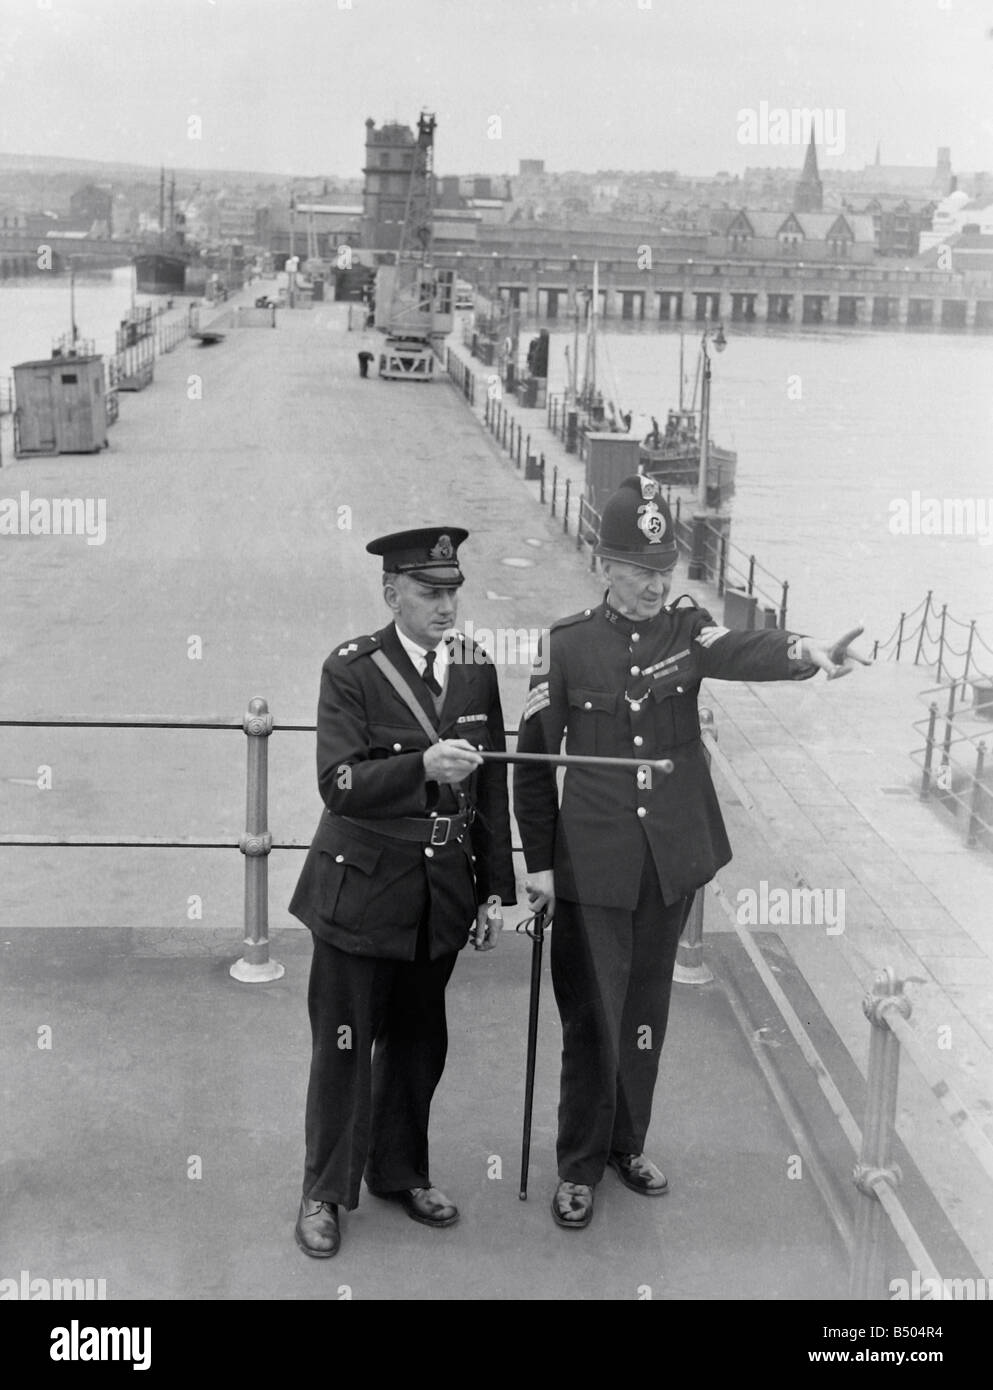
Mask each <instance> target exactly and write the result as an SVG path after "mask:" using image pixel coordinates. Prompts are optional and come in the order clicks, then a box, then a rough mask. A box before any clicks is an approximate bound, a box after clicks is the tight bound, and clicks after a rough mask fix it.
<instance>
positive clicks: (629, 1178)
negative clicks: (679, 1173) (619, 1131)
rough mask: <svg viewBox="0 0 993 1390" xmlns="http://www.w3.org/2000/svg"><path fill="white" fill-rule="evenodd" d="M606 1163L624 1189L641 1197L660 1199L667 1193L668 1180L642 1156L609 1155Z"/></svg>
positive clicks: (660, 1170) (659, 1169)
mask: <svg viewBox="0 0 993 1390" xmlns="http://www.w3.org/2000/svg"><path fill="white" fill-rule="evenodd" d="M607 1162H608V1164H609V1165H610V1167H611V1168H613V1170H614V1172H615V1173H616V1174H617V1176H618V1177H619V1178H620V1180H621V1182H622V1183H623V1184H624V1186H625V1187H630V1189H631V1191H632V1192H640V1193H641V1195H642V1196H643V1197H662V1196H664V1195H665V1193H666V1192H668V1191H669V1179H668V1178H667V1177H666V1175H665V1174H664V1173H663V1171H662V1169H661V1168H656V1166H655V1164H654V1163H652V1162H651V1160H650V1159H647V1158H646V1157H645V1155H644V1154H621V1153H611V1154H609V1155H608V1157H607Z"/></svg>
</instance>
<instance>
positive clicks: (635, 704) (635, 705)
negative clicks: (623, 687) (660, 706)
mask: <svg viewBox="0 0 993 1390" xmlns="http://www.w3.org/2000/svg"><path fill="white" fill-rule="evenodd" d="M631 709H632V711H633V712H634V713H635V714H640V713H641V701H640V700H632V701H631Z"/></svg>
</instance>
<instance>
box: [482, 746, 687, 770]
mask: <svg viewBox="0 0 993 1390" xmlns="http://www.w3.org/2000/svg"><path fill="white" fill-rule="evenodd" d="M478 752H479V756H480V757H481V758H483V759H486V760H488V761H490V762H494V763H544V764H545V765H546V766H550V767H638V768H648V770H649V771H651V770H652V769H654V770H655V771H656V772H663V773H669V772H671V771H672V763H671V762H670V760H669V759H668V758H598V757H594V756H593V755H592V754H586V753H491V752H490V751H489V749H486V748H480V749H479V750H478Z"/></svg>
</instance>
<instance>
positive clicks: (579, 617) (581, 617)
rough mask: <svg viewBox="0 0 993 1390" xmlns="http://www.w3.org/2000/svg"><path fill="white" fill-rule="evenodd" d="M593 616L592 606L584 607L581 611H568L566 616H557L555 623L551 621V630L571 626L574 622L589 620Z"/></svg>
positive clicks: (554, 630) (555, 630)
mask: <svg viewBox="0 0 993 1390" xmlns="http://www.w3.org/2000/svg"><path fill="white" fill-rule="evenodd" d="M592 617H593V609H592V608H584V609H583V611H582V612H581V613H570V614H569V616H568V617H567V618H559V620H558V622H557V623H552V626H551V629H550V630H551V631H552V632H558V630H559V628H560V627H572V626H573V624H574V623H585V622H589V620H590V618H592Z"/></svg>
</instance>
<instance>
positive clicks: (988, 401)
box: [549, 325, 993, 665]
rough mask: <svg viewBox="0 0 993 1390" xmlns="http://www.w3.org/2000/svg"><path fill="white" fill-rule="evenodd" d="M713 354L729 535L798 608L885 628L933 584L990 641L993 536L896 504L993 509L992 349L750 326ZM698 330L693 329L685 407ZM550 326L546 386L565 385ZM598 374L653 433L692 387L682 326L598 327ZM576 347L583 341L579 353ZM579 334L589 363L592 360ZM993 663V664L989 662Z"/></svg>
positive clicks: (911, 336)
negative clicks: (923, 521) (899, 523)
mask: <svg viewBox="0 0 993 1390" xmlns="http://www.w3.org/2000/svg"><path fill="white" fill-rule="evenodd" d="M726 332H727V338H728V346H727V349H726V350H725V351H724V352H723V353H722V354H720V355H718V354H717V353H714V352H712V354H711V360H712V364H713V371H712V392H711V438H712V439H713V440H714V441H715V443H717V444H721V445H726V446H728V447H730V448H734V449H736V450H737V451H738V473H737V493H736V496H735V497H734V500H733V503H732V507H731V511H732V515H733V518H734V522H733V529H732V539H733V541H734V543H735V544H736V545H738V546H740V547H742V548H743V549H745V550H747V551H750V552H753V553H754V554H755V555H756V556H757V558H758V560H759V562H760V563H761V564H764V565H765V566H766V568H767V569H769V570H771V571H772V572H773V573H774V574H776V575H778V576H780V577H781V578H784V579H788V580H789V581H790V587H791V603H790V614H791V617H792V619H793V621H795V622H797V623H798V624H802V625H803V626H805V627H806V628H808V629H809V630H813V631H818V632H821V631H823V632H824V633H825V634H829V633H830V632H831V631H832V630H833V628H834V627H835V626H837V623H838V620H839V618H842V617H843V618H844V619H845V620H847V618H848V616H849V615H851V616H852V618H853V620H855V619H857V620H862V619H864V620H865V623H866V630H867V633H869V634H870V635H871V636H874V637H877V636H878V637H880V638H881V639H883V638H885V637H887V636H888V635H889V633H890V631H891V629H892V628H893V627H894V626H895V624H896V620H897V617H898V616H899V613H900V611H901V609H906V610H910V609H912V608H914V607H915V606H916V605H917V604H918V603H919V602H920V600H921V599H922V598H923V597H924V594H925V591H926V590H927V589H929V588H930V589H933V590H934V593H935V600H936V602H937V603H939V604H940V603H942V602H946V603H947V604H948V605H949V612H951V613H953V614H954V615H955V616H957V617H959V618H961V619H963V620H968V619H971V618H976V619H978V620H979V626H980V630H981V631H984V632H985V634H986V637H987V640H988V641H990V643H991V645H993V544H984V543H982V541H981V540H980V539H978V538H977V537H976V536H975V535H973V536H965V535H941V536H936V535H899V534H894V533H893V531H892V530H891V529H890V523H891V517H892V516H894V515H895V514H896V513H895V509H894V504H896V503H898V502H899V500H900V499H906V500H907V502H908V504H909V503H910V502H911V501H912V493H913V492H914V491H917V492H918V493H920V495H921V498H922V499H923V498H939V499H943V498H961V499H972V500H973V501H974V503H975V504H977V516H983V517H986V518H988V514H989V508H990V506H991V504H993V398H991V393H990V389H989V378H990V368H991V366H993V344H991V342H990V340H989V339H988V338H983V337H980V336H976V337H971V336H963V335H961V334H958V335H956V334H950V333H949V334H940V333H928V334H915V333H908V332H902V333H898V332H893V333H886V332H880V331H872V332H866V333H861V334H844V333H841V332H837V331H834V332H832V331H829V330H817V329H811V330H803V331H801V332H797V331H792V332H785V333H784V332H781V333H774V332H768V331H762V332H747V331H746V332H741V333H739V332H738V331H736V329H735V327H734V326H731V325H728V326H727V328H726ZM699 341H700V334H699V332H698V331H697V332H695V331H692V326H689V327H688V328H687V331H686V336H685V373H686V377H687V379H688V382H687V387H686V400H687V402H688V401H689V398H690V395H691V393H692V390H693V379H694V373H695V370H696V359H697V347H698V344H699ZM571 342H572V334H571V333H570V332H567V331H565V330H563V331H561V332H553V334H552V345H551V350H550V362H549V373H550V375H549V390H551V391H561V390H562V388H563V387H564V385H565V383H566V357H565V351H564V349H565V347H566V346H567V345H569V344H571ZM597 347H598V382H601V383H602V389H603V391H604V394H605V396H608V397H610V398H612V399H614V400H615V401H616V402H617V403H618V405H619V406H620V407H621V408H622V409H623V410H631V411H632V412H633V414H634V421H633V426H632V428H633V429H635V430H640V431H641V432H642V433H647V432H648V430H649V429H650V428H651V421H650V418H649V417H650V416H651V415H653V414H654V415H655V416H656V417H657V418H658V419H659V420H660V421H661V423H662V424H663V426H664V423H665V416H666V413H667V411H668V410H669V409H670V408H671V407H674V406H675V405H676V404H677V401H678V394H679V335H678V333H677V332H673V331H671V330H668V331H662V332H660V331H658V330H657V329H655V328H653V329H651V330H648V329H645V328H643V327H641V326H637V327H636V326H632V327H631V331H628V332H625V331H624V330H623V329H622V328H620V327H619V326H618V327H617V328H612V329H610V330H608V331H601V333H600V334H599V336H598V339H597ZM570 351H571V348H570ZM582 351H583V346H582V339H580V363H582ZM989 664H990V665H993V658H991V660H990V663H989Z"/></svg>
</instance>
